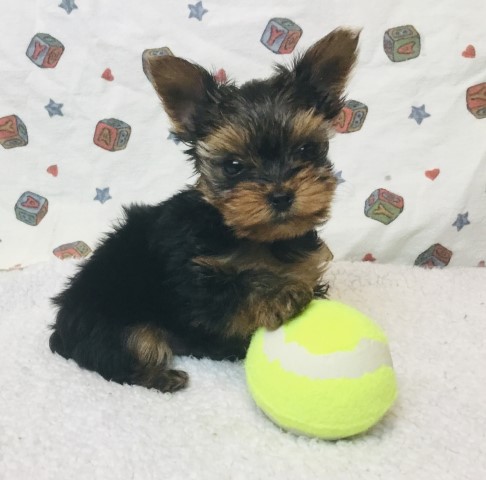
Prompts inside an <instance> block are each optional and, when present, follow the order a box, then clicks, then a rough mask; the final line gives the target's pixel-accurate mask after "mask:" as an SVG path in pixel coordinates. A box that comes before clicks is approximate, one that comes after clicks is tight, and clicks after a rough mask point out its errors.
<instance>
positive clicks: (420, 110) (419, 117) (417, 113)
mask: <svg viewBox="0 0 486 480" xmlns="http://www.w3.org/2000/svg"><path fill="white" fill-rule="evenodd" d="M427 117H430V113H427V112H426V111H425V105H422V106H421V107H412V113H411V114H410V115H409V116H408V118H413V119H414V120H415V121H416V122H417V123H418V124H419V125H420V124H421V123H422V121H423V119H424V118H427Z"/></svg>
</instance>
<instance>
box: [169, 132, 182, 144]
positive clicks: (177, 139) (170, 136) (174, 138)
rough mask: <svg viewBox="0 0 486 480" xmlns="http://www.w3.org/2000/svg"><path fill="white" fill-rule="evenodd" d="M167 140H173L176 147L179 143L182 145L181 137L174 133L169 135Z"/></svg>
mask: <svg viewBox="0 0 486 480" xmlns="http://www.w3.org/2000/svg"><path fill="white" fill-rule="evenodd" d="M167 140H172V141H173V142H174V143H175V144H176V145H179V143H181V141H180V140H179V137H178V136H177V135H176V134H175V133H173V132H170V133H169V136H168V137H167Z"/></svg>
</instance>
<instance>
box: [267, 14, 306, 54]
mask: <svg viewBox="0 0 486 480" xmlns="http://www.w3.org/2000/svg"><path fill="white" fill-rule="evenodd" d="M301 36H302V29H301V28H300V27H299V26H298V25H297V24H296V23H294V22H292V20H289V19H288V18H272V19H271V20H270V21H269V22H268V25H267V26H266V28H265V31H264V32H263V35H262V38H261V40H260V41H261V42H262V43H263V45H265V46H266V47H267V48H268V49H269V50H271V51H272V52H273V53H292V52H293V50H294V48H295V46H296V45H297V42H298V41H299V38H300V37H301Z"/></svg>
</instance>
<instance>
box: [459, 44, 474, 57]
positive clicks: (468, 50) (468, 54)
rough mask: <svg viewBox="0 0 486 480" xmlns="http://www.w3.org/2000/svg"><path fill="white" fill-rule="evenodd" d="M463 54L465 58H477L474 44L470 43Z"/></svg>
mask: <svg viewBox="0 0 486 480" xmlns="http://www.w3.org/2000/svg"><path fill="white" fill-rule="evenodd" d="M462 56H463V57H465V58H475V57H476V49H475V48H474V46H473V45H468V46H467V47H466V50H464V51H463V52H462Z"/></svg>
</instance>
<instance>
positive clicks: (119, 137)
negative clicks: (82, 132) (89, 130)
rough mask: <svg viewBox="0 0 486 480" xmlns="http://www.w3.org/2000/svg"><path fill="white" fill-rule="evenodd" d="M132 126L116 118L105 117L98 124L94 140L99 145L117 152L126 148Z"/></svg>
mask: <svg viewBox="0 0 486 480" xmlns="http://www.w3.org/2000/svg"><path fill="white" fill-rule="evenodd" d="M131 132H132V128H131V127H130V125H128V123H125V122H122V121H121V120H117V119H116V118H105V119H104V120H100V121H99V122H98V124H97V125H96V130H95V134H94V138H93V141H94V143H95V144H96V145H98V147H101V148H104V149H105V150H109V151H110V152H115V151H117V150H123V149H124V148H126V146H127V143H128V139H129V138H130V133H131Z"/></svg>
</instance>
